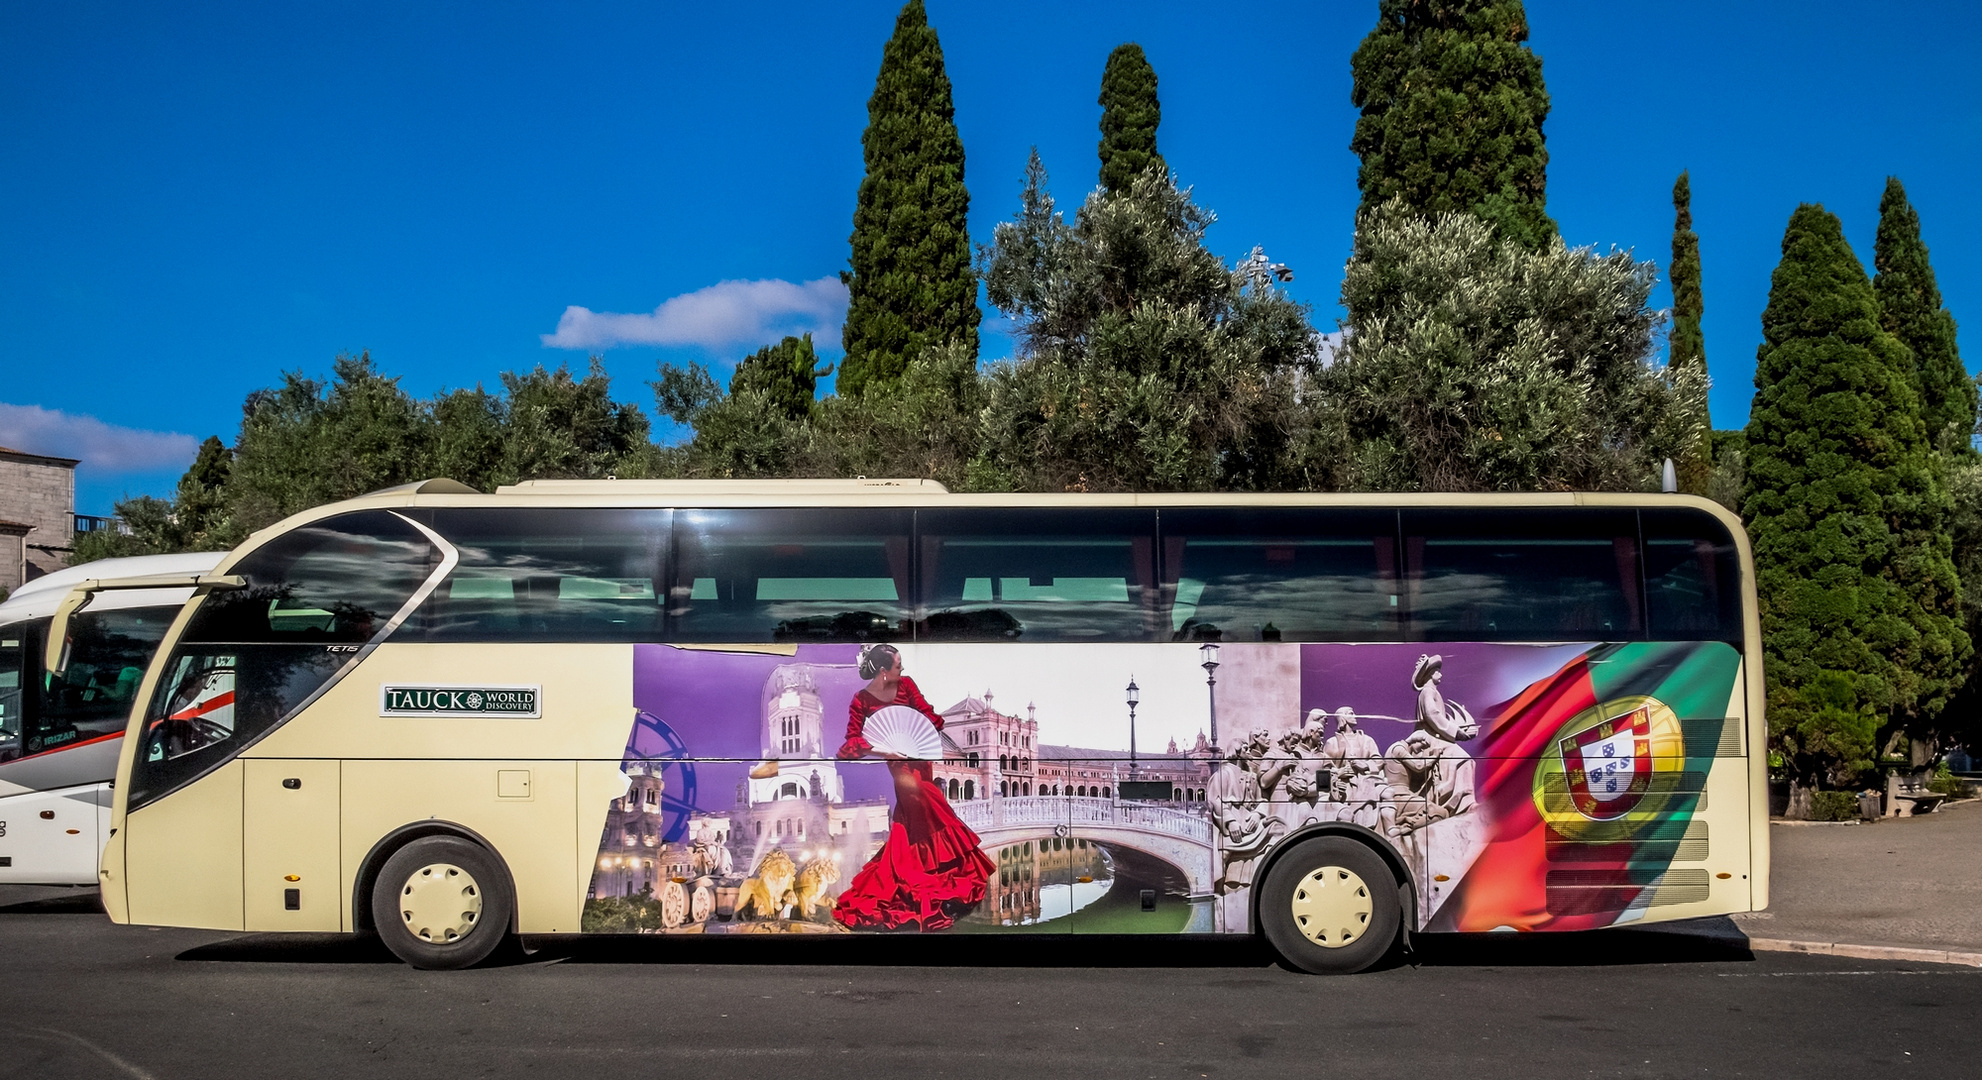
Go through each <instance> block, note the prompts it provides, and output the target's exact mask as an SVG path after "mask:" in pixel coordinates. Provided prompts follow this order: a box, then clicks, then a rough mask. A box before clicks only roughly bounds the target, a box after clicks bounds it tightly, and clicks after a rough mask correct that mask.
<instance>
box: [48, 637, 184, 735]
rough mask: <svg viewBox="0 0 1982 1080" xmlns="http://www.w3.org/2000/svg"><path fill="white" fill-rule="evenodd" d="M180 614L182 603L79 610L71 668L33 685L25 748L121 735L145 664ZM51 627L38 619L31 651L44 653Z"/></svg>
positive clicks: (70, 658) (70, 661) (134, 699)
mask: <svg viewBox="0 0 1982 1080" xmlns="http://www.w3.org/2000/svg"><path fill="white" fill-rule="evenodd" d="M178 614H179V609H178V608H130V609H126V610H121V611H87V610H86V611H83V612H80V613H78V614H77V615H75V616H74V617H73V618H72V619H71V620H70V621H69V639H70V641H71V642H72V644H71V646H70V649H69V669H68V670H67V671H65V672H63V673H62V674H61V675H59V676H57V675H46V676H45V677H43V678H42V679H40V680H38V681H39V685H38V686H35V687H32V688H30V692H31V694H32V697H31V698H30V700H29V702H28V704H29V705H30V707H29V708H28V710H27V711H28V716H27V718H26V721H25V723H24V724H23V725H22V730H21V751H22V753H23V754H24V755H25V754H35V753H40V752H41V751H43V750H56V749H60V748H61V747H64V746H68V745H71V744H73V743H78V742H83V741H85V740H87V739H97V738H102V737H103V736H105V735H122V734H123V733H124V725H125V724H127V723H128V722H129V721H130V718H131V705H132V703H133V702H134V701H136V699H137V696H138V684H139V683H140V682H142V681H144V677H145V667H146V666H147V665H149V664H150V663H151V657H152V654H153V653H155V652H157V651H158V643H159V642H160V641H161V640H163V639H164V637H165V628H166V627H167V626H170V625H171V623H172V620H173V619H174V618H175V617H177V616H178ZM47 629H48V623H47V622H46V621H45V620H44V621H37V622H36V623H35V624H34V626H33V627H32V630H33V632H32V633H31V634H29V635H28V638H27V640H28V641H29V643H30V648H31V649H32V650H33V651H31V652H30V653H29V654H28V655H29V656H39V655H40V649H41V648H42V642H43V641H45V640H46V639H45V637H44V636H43V635H45V634H46V633H47ZM37 666H39V665H37Z"/></svg>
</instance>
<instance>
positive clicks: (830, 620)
mask: <svg viewBox="0 0 1982 1080" xmlns="http://www.w3.org/2000/svg"><path fill="white" fill-rule="evenodd" d="M912 520H913V519H912V515H911V513H910V512H909V511H907V510H848V509H837V508H823V507H821V508H807V509H777V510H771V509H761V510H760V509H751V510H679V511H676V513H675V530H674V542H675V559H674V572H673V577H672V580H671V584H670V587H669V593H668V596H669V599H668V616H669V628H668V639H669V640H670V641H685V642H699V641H707V642H723V641H733V642H771V641H778V642H784V641H791V642H804V641H890V640H895V639H898V638H905V637H907V636H908V632H909V572H908V553H909V530H910V526H911V524H912Z"/></svg>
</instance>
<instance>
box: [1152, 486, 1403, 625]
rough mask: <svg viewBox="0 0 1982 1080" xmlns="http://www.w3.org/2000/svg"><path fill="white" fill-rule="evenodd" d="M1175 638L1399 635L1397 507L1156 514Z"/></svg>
mask: <svg viewBox="0 0 1982 1080" xmlns="http://www.w3.org/2000/svg"><path fill="white" fill-rule="evenodd" d="M1158 523H1159V525H1160V526H1161V527H1162V531H1163V549H1162V550H1163V591H1164V596H1165V597H1166V598H1167V599H1168V601H1169V611H1168V619H1167V620H1166V621H1165V622H1164V625H1163V629H1164V631H1165V632H1166V636H1167V637H1168V638H1170V639H1171V640H1175V641H1395V640H1397V639H1398V637H1399V635H1400V633H1401V630H1402V622H1401V620H1400V615H1401V611H1402V609H1401V606H1400V602H1399V599H1400V597H1399V589H1400V586H1399V584H1398V581H1397V513H1396V511H1394V510H1367V509H1340V510H1336V509H1327V510H1323V509H1257V510H1255V509H1249V508H1235V509H1233V510H1229V511H1225V510H1198V509H1176V510H1169V509H1166V510H1162V511H1159V513H1158Z"/></svg>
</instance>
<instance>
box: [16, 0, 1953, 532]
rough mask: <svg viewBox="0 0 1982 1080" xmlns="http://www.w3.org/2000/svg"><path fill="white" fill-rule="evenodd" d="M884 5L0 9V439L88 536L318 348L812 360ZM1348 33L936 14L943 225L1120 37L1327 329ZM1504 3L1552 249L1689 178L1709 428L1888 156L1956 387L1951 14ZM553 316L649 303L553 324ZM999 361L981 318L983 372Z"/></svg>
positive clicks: (1223, 207)
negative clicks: (1524, 49)
mask: <svg viewBox="0 0 1982 1080" xmlns="http://www.w3.org/2000/svg"><path fill="white" fill-rule="evenodd" d="M897 9H898V5H897V4H895V3H893V2H879V3H866V2H842V3H837V4H802V3H779V2H760V3H756V4H748V5H741V4H739V5H721V6H716V5H694V6H668V5H656V4H623V5H611V4H596V5H585V6H579V5H541V6H523V5H513V4H498V3H482V4H473V5H471V4H439V3H434V4H419V5H406V4H389V5H388V4H379V5H371V4H350V3H317V4H310V5H300V4H239V5H232V4H223V3H204V4H198V5H189V6H185V7H182V8H178V9H171V8H168V7H166V6H164V5H156V4H129V5H117V4H91V3H84V2H70V3H64V4H55V5H28V4H9V5H5V6H0V443H3V444H6V445H14V446H19V447H20V448H22V449H34V450H40V451H42V452H49V453H66V454H69V455H71V456H78V457H82V458H84V460H85V464H84V466H83V468H82V469H81V470H80V472H79V476H78V489H79V498H78V501H79V506H78V509H80V510H83V511H85V512H99V513H107V512H108V511H109V507H110V504H111V502H112V501H113V500H114V499H116V498H117V497H119V496H120V495H123V494H126V493H137V492H155V493H162V492H165V491H167V490H169V489H170V487H171V485H172V484H173V482H174V481H175V480H176V478H177V475H178V473H179V471H180V470H181V469H183V467H184V466H185V464H186V463H187V462H188V461H189V460H190V458H191V453H192V447H193V444H194V442H195V440H197V439H198V438H200V437H204V436H206V435H209V434H219V435H220V436H222V438H224V439H228V440H230V441H231V440H232V438H233V436H234V434H235V432H236V430H237V428H238V425H239V417H240V403H241V400H242V398H243V397H244V396H245V395H246V394H247V393H248V392H249V391H250V390H253V389H254V388H256V387H260V386H266V385H269V384H271V383H273V382H274V381H275V380H276V379H277V377H278V375H279V373H280V372H281V371H284V370H289V369H297V368H300V369H302V370H304V371H306V372H308V373H311V374H316V375H322V374H323V373H325V372H327V370H328V368H329V364H330V360H331V358H332V357H334V356H335V355H336V354H338V353H339V352H342V351H353V352H355V351H357V350H360V349H370V350H371V353H372V355H373V357H374V358H375V359H376V360H377V361H378V363H379V365H380V366H381V368H383V369H384V370H385V371H387V372H389V373H392V374H397V375H400V376H403V380H404V381H403V385H404V386H406V388H407V389H408V390H409V391H411V392H413V393H416V394H421V395H426V394H431V393H433V392H434V391H435V390H438V389H440V388H442V387H453V386H462V385H472V384H475V383H477V382H482V383H487V384H490V385H493V384H494V383H495V381H496V376H497V374H498V373H499V372H501V371H504V370H512V369H519V368H528V367H529V366H531V365H534V364H539V363H542V364H551V365H555V364H556V363H558V362H559V361H570V362H572V363H573V364H575V365H579V366H582V365H583V364H584V362H585V358H586V356H587V354H588V352H590V351H595V350H598V349H599V343H600V342H602V341H609V340H619V339H624V338H631V339H633V343H632V344H615V345H612V346H611V347H607V348H604V349H603V355H604V357H605V360H606V364H607V368H608V370H609V371H610V372H611V374H612V375H613V377H614V380H615V384H614V385H615V390H616V391H617V394H618V396H619V397H621V398H622V399H623V400H629V401H635V402H638V403H640V404H641V405H642V406H643V407H647V408H649V409H650V410H651V395H650V394H649V393H648V391H647V390H646V388H645V386H644V385H642V384H643V382H644V380H646V379H648V378H651V377H652V373H653V369H654V365H655V362H656V361H657V360H661V359H671V360H683V359H701V360H705V361H709V362H711V363H713V364H714V366H716V367H717V368H718V369H719V370H720V369H724V368H726V367H727V366H728V365H730V364H733V363H734V361H735V359H736V358H737V357H738V356H740V355H742V354H743V353H744V352H747V351H749V350H750V349H751V348H754V347H755V346H756V345H758V344H763V343H765V342H766V341H768V340H769V339H770V338H772V337H774V336H776V335H777V334H779V333H782V332H783V331H784V330H785V329H787V328H797V327H806V326H811V327H818V328H820V329H821V330H822V331H826V333H824V334H822V337H821V344H822V345H830V346H832V348H831V349H830V350H829V355H832V356H837V352H838V349H837V344H838V342H837V334H836V333H835V332H831V328H832V327H834V326H836V325H837V322H836V320H837V305H836V302H835V299H834V297H833V295H832V288H831V285H830V284H829V283H828V284H820V281H821V279H828V278H831V277H832V276H833V275H834V274H836V273H837V272H838V271H839V270H840V269H842V268H843V267H844V266H845V265H846V256H847V233H848V232H849V229H850V224H851V218H852V213H853V196H854V191H855V188H856V187H857V185H858V183H859V180H860V171H861V161H860V132H861V129H862V127H863V126H864V124H865V122H866V101H867V96H868V93H869V92H870V90H871V89H872V85H873V79H874V74H875V71H876V69H877V67H878V65H879V62H880V53H881V46H882V43H883V41H884V40H885V39H886V37H887V35H888V33H889V31H890V29H891V28H892V26H893V22H894V17H895V12H896V11H897ZM1375 12H1376V4H1375V2H1374V0H1357V2H1355V3H1313V2H1309V3H1273V2H1265V0H1262V2H1257V3H1253V4H1249V5H1243V6H1240V5H1232V6H1213V7H1207V6H1205V5H1202V4H1181V3H1162V2H1142V3H1136V4H1111V5H1103V4H1079V3H1075V4H1069V3H1065V2H1064V0H1062V2H1059V3H1030V2H1020V0H1009V2H1006V3H1001V4H995V5H992V4H962V3H956V2H952V0H933V2H932V3H931V4H930V16H931V21H932V22H933V23H934V25H935V26H936V28H937V30H938V32H939V34H940V35H941V38H942V42H943V47H944V51H945V54H946V57H947V59H948V64H949V72H950V77H951V79H952V80H953V82H954V84H955V87H956V103H957V121H958V124H959V126H960V128H961V130H962V133H963V139H964V145H965V149H966V153H967V155H968V163H967V180H968V183H969V185H970V188H971V192H972V195H973V200H972V207H971V221H972V233H973V236H974V237H975V238H976V239H977V240H978V241H979V242H982V241H984V240H987V239H988V238H989V235H990V231H991V228H992V226H993V225H994V224H995V223H996V222H997V221H998V220H1000V219H1002V218H1004V217H1006V216H1007V215H1009V214H1010V213H1011V212H1012V211H1013V209H1014V208H1015V206H1016V202H1017V194H1018V188H1019V182H1020V179H1021V174H1022V170H1023V168H1024V164H1025V157H1026V151H1027V148H1028V147H1029V146H1032V145H1035V144H1036V145H1037V146H1038V147H1039V149H1040V152H1041V154H1042V155H1043V156H1044V158H1045V161H1046V165H1047V168H1048V169H1049V171H1050V172H1051V174H1052V180H1053V188H1054V191H1055V194H1056V195H1057V196H1058V197H1059V198H1060V199H1061V201H1062V203H1063V204H1065V205H1069V206H1071V205H1073V204H1075V203H1077V202H1078V201H1079V198H1080V197H1081V196H1082V194H1084V192H1085V191H1086V190H1087V189H1088V188H1090V187H1091V186H1092V185H1093V183H1094V179H1095V172H1096V169H1097V162H1096V159H1095V142H1096V140H1097V138H1098V132H1097V129H1096V123H1097V121H1098V119H1099V107H1098V106H1097V105H1096V104H1095V96H1096V93H1097V91H1098V87H1099V81H1100V74H1101V67H1102V64H1103V62H1104V60H1105V58H1106V56H1107V54H1108V51H1109V50H1110V49H1111V48H1112V47H1114V46H1115V45H1116V44H1118V43H1120V42H1123V41H1131V40H1132V41H1137V42H1140V43H1141V44H1142V45H1143V47H1144V48H1145V49H1146V50H1147V52H1148V54H1149V56H1150V59H1151V61H1152V63H1153V64H1154V65H1155V67H1156V70H1157V74H1158V77H1159V80H1160V85H1161V95H1162V102H1163V126H1162V129H1161V132H1160V135H1159V140H1160V146H1161V149H1162V151H1163V154H1164V156H1165V157H1166V158H1167V159H1168V161H1169V162H1170V165H1171V167H1172V168H1173V169H1174V170H1175V171H1176V172H1177V173H1178V174H1179V175H1180V176H1181V177H1182V178H1183V180H1184V181H1185V182H1187V183H1190V184H1193V185H1195V187H1196V191H1197V196H1198V199H1199V201H1200V202H1201V203H1203V204H1204V205H1207V206H1209V207H1211V208H1212V209H1214V210H1216V211H1217V213H1218V215H1219V223H1218V224H1217V225H1216V226H1214V228H1213V230H1212V233H1211V237H1212V243H1213V245H1214V246H1215V248H1216V249H1217V250H1218V251H1219V252H1220V254H1222V255H1224V256H1225V257H1226V258H1228V259H1236V258H1238V257H1241V256H1243V255H1244V254H1245V253H1246V252H1247V251H1249V250H1250V249H1251V248H1252V247H1253V245H1255V244H1259V245H1263V246H1264V247H1265V249H1266V252H1267V254H1268V255H1269V256H1271V257H1272V258H1273V259H1274V260H1276V261H1280V262H1285V263H1287V264H1289V265H1290V266H1292V267H1293V268H1294V270H1295V272H1296V274H1297V279H1296V281H1295V283H1294V285H1293V286H1292V289H1293V291H1294V294H1295V295H1296V296H1297V297H1298V298H1299V299H1301V300H1304V301H1306V302H1308V303H1311V304H1312V305H1314V308H1315V311H1316V317H1317V322H1318V323H1320V324H1321V325H1322V326H1323V327H1324V328H1327V327H1329V326H1331V325H1332V323H1333V321H1334V320H1335V319H1336V318H1337V317H1339V314H1340V312H1339V309H1338V307H1337V305H1336V293H1337V290H1338V288H1339V285H1340V280H1341V265H1342V262H1343V260H1344V258H1345V257H1346V255H1347V251H1348V242H1349V235H1350V228H1351V217H1352V214H1353V211H1354V207H1355V204H1356V187H1355V174H1356V159H1355V157H1354V156H1353V155H1352V154H1350V153H1349V151H1348V149H1347V144H1348V140H1349V135H1350V131H1351V129H1352V128H1353V126H1354V123H1355V111H1354V110H1353V109H1352V108H1351V107H1350V106H1349V67H1348V60H1349V54H1350V53H1351V52H1352V51H1353V50H1354V48H1355V46H1356V44H1357V42H1358V41H1359V40H1360V39H1361V38H1362V36H1363V35H1364V34H1365V33H1367V32H1368V30H1369V28H1370V25H1371V24H1372V22H1373V21H1374V18H1375ZM1528 13H1529V20H1530V22H1531V23H1532V26H1533V38H1532V41H1531V44H1532V45H1533V47H1534V48H1535V50H1536V51H1537V52H1538V53H1540V54H1541V56H1542V58H1543V63H1544V75H1545V77H1546V80H1547V84H1548V89H1549V92H1550V94H1551V96H1552V97H1553V101H1554V109H1553V112H1552V113H1551V114H1550V116H1549V120H1548V124H1547V127H1546V128H1545V132H1546V134H1547V137H1548V145H1549V152H1550V155H1551V161H1550V164H1549V210H1550V212H1551V213H1552V214H1553V215H1554V216H1555V218H1556V219H1557V221H1558V222H1560V223H1561V226H1562V230H1563V233H1564V235H1565V237H1566V238H1567V239H1568V240H1569V241H1570V242H1571V243H1574V244H1594V245H1597V246H1598V247H1600V248H1608V247H1610V246H1612V245H1616V246H1618V247H1622V248H1629V249H1632V250H1634V251H1635V252H1636V253H1637V254H1638V256H1639V257H1640V258H1649V259H1653V260H1655V261H1657V262H1658V263H1659V264H1660V265H1661V267H1663V265H1664V264H1665V262H1666V259H1667V257H1668V255H1669V252H1670V240H1671V228H1672V210H1671V206H1670V201H1669V199H1670V191H1671V186H1672V181H1673V178H1674V176H1675V175H1676V174H1677V173H1678V172H1679V170H1680V169H1682V168H1688V169H1691V170H1692V176H1693V191H1694V215H1695V219H1696V228H1697V230H1698V231H1699V233H1700V234H1701V247H1702V251H1703V257H1704V263H1705V282H1706V301H1707V316H1706V332H1707V343H1708V361H1709V365H1710V367H1711V370H1712V373H1713V375H1714V379H1715V387H1714V391H1713V410H1714V421H1715V424H1716V426H1722V427H1726V426H1733V425H1737V424H1739V423H1740V422H1742V420H1743V419H1744V418H1745V417H1746V414H1747V409H1748V400H1749V398H1750V396H1751V394H1752V385H1751V379H1752V377H1753V370H1754V355H1755V346H1756V344H1757V343H1758V341H1759V337H1760V329H1759V327H1760V321H1759V316H1760V314H1761V310H1762V307H1763V305H1764V304H1765V303H1766V301H1767V294H1768V284H1769V272H1770V270H1771V269H1772V268H1773V267H1774V265H1775V261H1776V259H1777V256H1778V254H1779V246H1778V245H1779V242H1780V238H1781V233H1782V228H1783V226H1784V224H1785V223H1786V221H1787V220H1788V217H1789V213H1790V211H1791V210H1792V209H1793V208H1794V207H1795V206H1796V204H1797V203H1798V202H1802V201H1812V202H1821V203H1823V204H1825V205H1826V206H1827V207H1828V208H1830V209H1831V210H1832V211H1834V212H1835V213H1837V214H1838V215H1839V216H1840V217H1842V218H1843V219H1844V222H1845V228H1846V233H1847V235H1848V237H1849V238H1850V240H1851V242H1852V244H1853V246H1854V247H1855V248H1856V250H1857V251H1858V254H1859V257H1860V259H1861V260H1862V261H1864V262H1866V263H1867V264H1868V269H1869V263H1870V261H1871V255H1872V235H1873V230H1874V227H1875V225H1876V222H1877V211H1878V200H1879V193H1880V190H1881V187H1882V185H1883V183H1884V180H1885V177H1886V176H1887V175H1888V174H1895V175H1898V176H1899V177H1901V178H1902V179H1903V180H1904V181H1905V182H1906V184H1907V188H1908V191H1909V193H1910V195H1911V196H1912V199H1913V201H1914V204H1915V206H1916V207H1917V208H1918V209H1919V211H1920V214H1921V217H1922V220H1923V223H1924V230H1925V234H1926V239H1927V242H1928V244H1929V245H1930V247H1931V248H1932V250H1933V257H1934V266H1935V269H1936V271H1937V272H1938V274H1939V276H1940V282H1941V287H1942V290H1943V293H1944V294H1945V297H1946V302H1947V304H1948V306H1949V307H1950V308H1951V309H1952V310H1953V311H1954V314H1955V317H1956V318H1957V319H1958V320H1961V321H1962V322H1963V324H1964V327H1963V331H1962V341H1963V345H1964V346H1965V352H1966V355H1967V356H1968V358H1969V361H1970V364H1971V366H1975V365H1976V364H1977V363H1978V362H1982V339H1978V338H1977V336H1976V333H1977V331H1976V329H1975V327H1976V325H1978V323H1982V245H1978V243H1977V241H1978V240H1982V228H1978V226H1982V209H1978V206H1982V201H1979V200H1977V199H1976V198H1975V197H1974V192H1975V191H1976V183H1975V180H1974V177H1975V176H1976V174H1977V172H1978V166H1982V153H1979V152H1978V151H1979V150H1982V64H1977V63H1975V62H1974V57H1975V53H1976V51H1977V46H1978V45H1982V32H1978V31H1982V7H1978V6H1976V5H1969V4H1962V3H1952V2H1950V3H1885V4H1872V3H1861V4H1845V3H1823V2H1806V3H1793V4H1792V3H1753V4H1730V3H1725V2H1720V3H1690V2H1678V0H1666V2H1661V3H1623V2H1613V3H1606V4H1590V3H1575V2H1559V0H1531V2H1530V3H1529V4H1528ZM1965 196H1966V197H1965ZM723 282H757V283H759V284H757V285H753V286H748V287H740V286H729V287H723V288H716V289H712V288H711V287H714V286H719V284H720V283H723ZM808 283H812V284H810V285H808ZM704 290H709V291H704ZM677 298H680V299H677ZM671 300H672V301H675V302H674V303H672V304H669V303H668V302H669V301H671ZM1654 302H1655V303H1658V304H1660V305H1664V304H1666V303H1668V302H1669V299H1668V294H1667V293H1666V291H1665V289H1664V287H1663V285H1662V286H1661V288H1660V290H1659V292H1658V294H1657V295H1656V297H1655V300H1654ZM663 305H667V306H665V307H664V306H663ZM574 307H576V308H583V309H586V310H587V311H589V312H594V313H619V314H631V315H644V316H646V318H641V319H634V320H630V321H629V320H618V321H601V320H596V319H587V318H585V317H584V316H583V315H582V314H579V315H575V316H574V317H573V318H572V319H570V320H566V322H565V324H564V330H563V331H560V320H561V319H562V318H563V317H564V316H565V314H566V312H567V309H569V308H574ZM657 309H658V310H659V312H660V313H659V315H656V314H655V313H656V311H657ZM602 335H603V336H602ZM547 336H548V343H547ZM561 344H570V345H573V346H575V347H572V348H563V347H559V345H561ZM1009 351H1010V344H1009V342H1008V341H1007V340H1006V339H1005V338H1004V337H1002V336H1001V335H998V334H987V336H986V340H985V348H984V357H985V358H986V359H993V358H996V357H999V356H1003V355H1008V354H1009ZM23 444H26V445H23Z"/></svg>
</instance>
